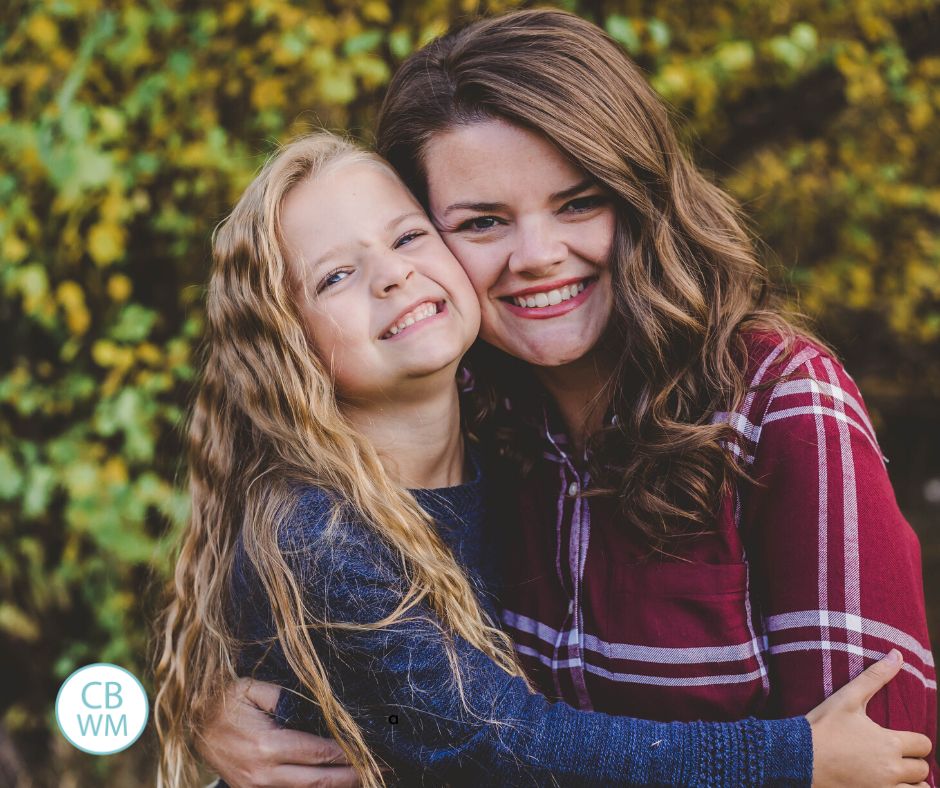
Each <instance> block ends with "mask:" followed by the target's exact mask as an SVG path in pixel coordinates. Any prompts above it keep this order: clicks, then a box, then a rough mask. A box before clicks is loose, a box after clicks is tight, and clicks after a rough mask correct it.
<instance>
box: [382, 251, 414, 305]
mask: <svg viewBox="0 0 940 788" xmlns="http://www.w3.org/2000/svg"><path fill="white" fill-rule="evenodd" d="M414 272H415V269H414V266H413V265H412V264H411V262H410V261H408V260H406V259H405V258H403V257H402V256H401V255H398V254H395V253H394V252H392V253H391V254H388V255H384V256H383V257H382V259H378V260H375V275H374V276H373V278H372V285H373V290H374V292H375V295H376V296H377V297H378V298H382V297H384V296H386V295H388V294H389V293H392V292H394V291H395V289H396V288H398V287H401V286H402V285H404V284H405V282H407V281H408V280H409V279H410V278H411V277H412V276H414Z"/></svg>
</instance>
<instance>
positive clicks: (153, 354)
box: [136, 342, 163, 367]
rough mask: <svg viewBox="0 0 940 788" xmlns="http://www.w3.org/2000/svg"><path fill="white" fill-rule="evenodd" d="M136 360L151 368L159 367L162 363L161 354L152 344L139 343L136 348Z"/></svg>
mask: <svg viewBox="0 0 940 788" xmlns="http://www.w3.org/2000/svg"><path fill="white" fill-rule="evenodd" d="M136 355H137V359H138V360H139V361H142V362H143V363H144V364H149V365H150V366H152V367H159V366H160V365H161V364H162V363H163V353H161V352H160V349H159V348H158V347H157V346H156V345H154V344H153V343H152V342H141V343H140V345H138V346H137V353H136Z"/></svg>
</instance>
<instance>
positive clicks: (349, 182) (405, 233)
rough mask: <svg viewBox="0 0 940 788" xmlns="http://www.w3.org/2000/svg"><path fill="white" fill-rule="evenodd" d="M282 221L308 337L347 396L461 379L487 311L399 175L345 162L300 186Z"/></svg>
mask: <svg viewBox="0 0 940 788" xmlns="http://www.w3.org/2000/svg"><path fill="white" fill-rule="evenodd" d="M281 215H282V232H283V235H284V241H285V244H286V246H287V248H288V255H289V257H290V260H291V263H292V264H293V265H295V266H296V270H297V272H298V275H299V278H300V280H301V282H302V284H303V290H304V291H305V292H304V293H302V294H301V295H300V303H301V309H302V312H303V315H304V318H305V320H306V323H307V328H308V332H309V335H310V336H311V337H312V341H313V344H314V347H315V349H316V352H317V354H318V355H319V356H320V358H321V359H323V361H324V362H325V363H326V364H327V365H328V366H329V367H330V368H331V370H332V373H333V376H334V381H335V385H336V390H337V392H338V393H339V395H340V396H342V397H343V398H344V399H346V400H348V401H352V402H355V401H372V402H374V401H375V400H376V398H385V399H387V398H391V399H399V398H401V397H403V396H404V397H410V396H419V395H420V392H421V391H423V390H425V389H427V387H428V386H439V385H441V381H442V380H449V381H451V382H452V381H453V374H454V371H455V369H456V366H457V364H458V362H459V360H460V358H461V356H462V355H463V354H464V353H465V352H466V350H467V348H469V347H470V345H471V344H472V343H473V340H474V338H475V337H476V333H477V331H478V329H479V325H480V310H479V306H478V305H477V300H476V298H475V296H474V293H473V288H472V287H471V285H470V283H469V281H468V280H467V276H466V274H465V273H464V272H463V269H461V267H460V265H459V264H458V263H457V261H456V260H455V259H454V256H453V255H452V254H451V253H450V251H449V250H448V248H447V247H446V246H445V245H444V243H443V242H442V241H441V238H440V236H439V235H438V234H437V232H436V231H435V230H434V227H433V226H432V224H431V223H430V221H429V220H428V218H427V216H426V215H425V213H424V211H423V210H422V209H421V207H420V205H418V203H417V202H416V201H415V199H414V197H412V196H411V193H410V192H409V191H408V190H407V189H406V188H405V186H404V185H403V184H402V183H401V182H400V181H399V180H398V178H397V177H396V176H394V175H393V174H392V173H391V172H390V171H389V170H387V169H385V168H383V167H382V166H381V165H378V164H372V163H363V162H355V163H349V164H345V165H340V166H338V167H337V168H336V169H334V170H331V171H328V172H327V173H326V174H324V175H322V176H318V177H315V178H308V179H306V180H304V181H303V182H301V183H299V184H298V185H297V186H295V187H294V188H293V189H292V190H291V191H290V192H289V193H288V195H287V197H286V198H285V200H284V204H283V207H282V213H281ZM438 373H440V374H438ZM422 386H423V387H425V389H422V388H421V387H422Z"/></svg>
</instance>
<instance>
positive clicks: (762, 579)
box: [741, 346, 937, 778]
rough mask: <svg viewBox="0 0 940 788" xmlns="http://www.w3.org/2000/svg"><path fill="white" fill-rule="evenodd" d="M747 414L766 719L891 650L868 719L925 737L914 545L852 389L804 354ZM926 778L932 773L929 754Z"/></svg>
mask: <svg viewBox="0 0 940 788" xmlns="http://www.w3.org/2000/svg"><path fill="white" fill-rule="evenodd" d="M787 363H788V364H789V366H790V369H789V370H786V368H784V369H783V370H780V371H789V372H790V374H789V375H788V376H787V377H786V378H785V379H784V380H782V381H781V382H779V383H777V384H776V386H775V387H774V389H773V390H772V392H769V393H767V394H766V395H765V396H764V399H765V404H764V405H762V406H761V410H763V411H764V412H763V415H762V417H761V418H758V414H756V413H751V414H748V415H749V421H751V422H752V423H756V424H757V425H759V426H758V428H757V431H756V432H752V434H756V435H758V436H759V439H758V441H757V447H756V451H755V452H754V455H755V457H756V460H755V462H754V464H753V466H752V467H751V468H750V469H749V473H750V474H751V475H752V476H753V477H754V478H755V480H756V481H757V485H755V486H754V487H752V488H750V489H749V491H748V492H747V494H746V496H745V500H744V506H743V514H742V521H741V522H742V531H743V534H744V537H745V540H746V541H747V543H748V545H749V548H750V550H749V552H750V558H751V562H752V566H753V571H752V574H751V585H752V603H756V604H755V607H756V608H757V609H758V610H759V617H760V620H761V621H762V623H763V628H764V631H765V633H766V635H767V636H768V639H769V658H768V665H767V668H768V672H769V679H770V698H769V700H770V704H769V708H768V712H767V713H768V714H769V715H771V716H785V715H790V714H799V713H804V712H806V711H807V710H809V709H811V708H812V707H813V706H815V705H816V704H818V703H819V702H820V701H822V700H823V699H824V698H826V697H827V696H829V695H830V694H832V692H833V690H835V689H838V688H839V687H840V686H842V685H843V684H845V683H846V682H847V681H849V680H850V679H852V678H853V677H855V676H857V675H858V674H859V673H860V672H861V671H862V670H863V668H864V667H865V666H866V665H869V664H871V663H872V662H873V661H874V660H877V659H879V658H880V657H882V656H883V655H884V654H885V653H887V652H888V651H889V650H890V649H892V648H897V649H899V650H900V651H901V652H902V653H903V655H904V669H903V672H902V673H901V674H900V675H899V676H898V678H897V679H896V680H894V681H892V682H891V684H890V685H889V686H888V687H887V688H886V689H885V691H884V692H882V693H880V694H879V695H878V697H877V698H875V699H874V700H873V701H872V703H871V704H870V705H869V707H868V713H869V714H870V716H871V717H872V719H873V720H875V721H876V722H878V723H880V724H881V725H885V726H888V727H891V728H896V729H906V730H915V731H920V732H921V733H924V734H926V735H927V736H929V737H930V739H931V740H933V741H934V742H936V708H937V697H936V687H937V685H936V672H935V669H934V660H933V656H932V654H931V653H930V641H929V638H928V634H927V625H926V614H925V607H924V592H923V584H922V580H921V561H920V548H919V545H918V542H917V537H916V536H915V535H914V533H913V531H912V530H911V528H910V526H909V525H908V524H907V522H905V520H904V518H903V516H902V515H901V513H900V511H899V510H898V507H897V503H896V502H895V498H894V493H893V491H892V489H891V484H890V481H889V479H888V475H887V472H886V469H885V465H884V462H883V460H882V456H881V452H880V450H879V448H878V445H877V443H876V440H875V435H874V431H873V430H872V427H871V423H870V421H869V418H868V414H867V412H866V410H865V407H864V404H863V403H862V398H861V395H860V394H859V391H858V389H857V387H856V386H855V384H854V382H853V381H852V379H851V378H850V377H849V376H848V375H847V374H846V372H845V371H844V370H843V369H842V367H841V366H840V365H839V364H838V362H836V361H835V360H834V359H832V358H830V357H829V356H827V355H825V354H823V353H822V352H820V351H818V350H816V349H814V348H812V347H811V346H804V347H803V348H802V349H799V348H798V350H797V352H796V355H795V356H794V357H793V358H791V359H790V360H789V361H788V362H787ZM931 763H932V766H933V769H934V774H933V777H934V778H935V777H936V767H935V763H934V761H933V759H931Z"/></svg>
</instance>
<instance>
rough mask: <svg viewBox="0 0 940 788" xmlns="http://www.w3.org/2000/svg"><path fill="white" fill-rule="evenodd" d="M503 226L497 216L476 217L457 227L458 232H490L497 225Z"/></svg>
mask: <svg viewBox="0 0 940 788" xmlns="http://www.w3.org/2000/svg"><path fill="white" fill-rule="evenodd" d="M498 224H502V221H501V220H500V219H497V218H496V217H495V216H474V217H473V218H472V219H467V220H466V221H465V222H461V223H460V224H459V225H457V229H458V230H477V231H479V230H490V229H492V228H493V227H496V225H498Z"/></svg>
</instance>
